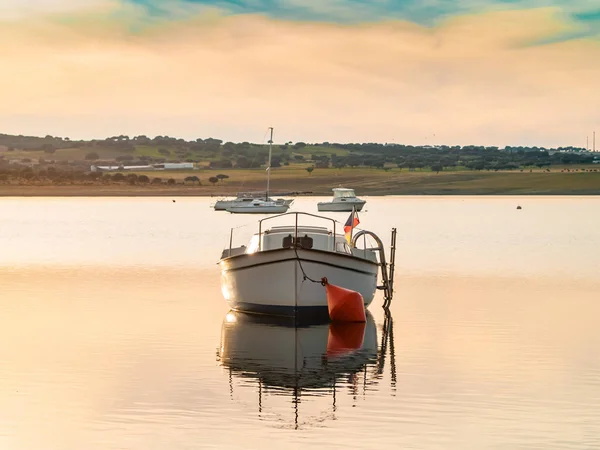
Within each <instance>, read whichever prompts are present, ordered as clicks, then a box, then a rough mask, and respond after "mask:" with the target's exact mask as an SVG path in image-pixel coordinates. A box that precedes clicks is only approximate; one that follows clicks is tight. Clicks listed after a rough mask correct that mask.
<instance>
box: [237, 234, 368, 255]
mask: <svg viewBox="0 0 600 450" xmlns="http://www.w3.org/2000/svg"><path fill="white" fill-rule="evenodd" d="M294 247H295V248H297V249H304V250H321V251H326V252H335V253H343V254H346V255H352V256H356V257H359V258H363V259H369V260H372V261H374V262H376V261H377V257H376V255H375V252H372V251H370V250H366V251H365V250H362V249H358V248H351V247H350V245H349V244H348V241H347V240H346V237H345V236H344V235H342V234H337V235H335V236H334V234H333V232H332V231H330V230H328V229H327V228H325V227H316V226H299V227H298V229H297V232H296V228H295V227H292V226H281V227H273V228H270V229H268V230H265V231H264V232H263V233H262V234H261V235H260V236H259V235H258V234H255V235H254V236H252V239H251V240H250V244H249V245H248V247H247V248H246V251H245V253H247V254H252V253H256V252H259V251H261V252H264V251H269V250H278V249H281V248H294Z"/></svg>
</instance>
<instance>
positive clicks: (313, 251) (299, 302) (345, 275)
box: [219, 206, 395, 316]
mask: <svg viewBox="0 0 600 450" xmlns="http://www.w3.org/2000/svg"><path fill="white" fill-rule="evenodd" d="M254 208H255V211H260V206H256V207H254ZM276 218H289V219H290V220H289V224H288V225H285V226H273V227H271V228H264V224H263V222H265V221H267V220H270V219H276ZM303 218H309V219H311V220H313V221H314V219H315V218H316V219H319V220H322V221H327V223H329V224H330V225H331V227H326V226H314V225H303V224H301V223H300V220H301V219H303ZM341 228H342V227H341V226H340V225H339V224H337V226H336V221H335V220H333V219H330V218H328V217H322V216H316V215H313V214H308V213H286V214H281V215H278V216H274V217H269V218H265V219H262V220H260V221H259V222H258V233H256V234H254V236H253V237H252V239H251V240H250V243H249V245H248V246H241V247H232V244H231V242H232V240H233V230H232V232H231V237H230V245H229V248H228V249H225V250H224V251H223V253H222V255H221V259H220V261H219V266H220V268H221V290H222V293H223V296H224V297H225V300H226V301H227V303H228V304H229V307H230V308H231V309H234V310H237V311H244V312H253V313H262V314H272V315H281V316H296V315H303V316H328V300H327V294H326V290H325V287H324V286H323V285H322V284H321V283H320V280H322V279H323V278H326V279H327V280H328V283H330V284H332V285H336V286H339V287H342V288H345V289H350V290H352V291H355V292H358V293H360V294H361V295H362V297H363V300H364V305H365V307H368V306H369V305H370V304H371V302H372V301H373V298H374V297H375V292H376V290H377V289H378V286H377V278H378V272H379V269H380V268H381V277H382V281H383V283H382V286H379V288H380V289H383V290H384V291H385V295H386V299H387V298H391V295H392V292H393V264H394V263H393V258H394V256H392V264H390V268H389V271H388V265H387V263H386V260H385V252H384V249H383V244H382V243H381V240H380V239H379V238H378V237H377V236H376V235H375V234H374V233H372V232H370V231H366V230H361V231H359V232H358V233H356V235H355V236H354V237H352V229H349V230H347V233H348V236H349V241H350V243H349V241H348V240H347V238H346V236H345V235H344V234H343V233H340V231H342V230H341ZM362 236H365V237H366V236H370V237H371V238H373V239H374V240H375V242H376V243H377V246H376V247H374V248H364V249H363V248H357V247H356V243H357V241H358V238H360V237H362ZM361 242H362V241H361ZM394 242H395V230H394V231H393V236H392V255H393V252H394V248H395V244H394ZM313 281H317V282H313Z"/></svg>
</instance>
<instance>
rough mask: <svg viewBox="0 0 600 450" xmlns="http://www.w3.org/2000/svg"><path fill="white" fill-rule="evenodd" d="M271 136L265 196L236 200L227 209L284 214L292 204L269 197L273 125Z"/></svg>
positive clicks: (252, 212)
mask: <svg viewBox="0 0 600 450" xmlns="http://www.w3.org/2000/svg"><path fill="white" fill-rule="evenodd" d="M269 130H270V131H271V138H270V139H269V161H268V163H267V191H266V193H265V198H264V200H263V199H260V198H254V199H252V200H250V201H245V202H235V203H233V204H231V205H230V206H228V207H227V208H226V211H228V212H230V213H234V214H282V213H285V212H287V210H288V209H289V208H290V204H289V203H287V202H280V201H276V200H272V199H270V198H269V187H270V181H271V155H272V152H273V127H269Z"/></svg>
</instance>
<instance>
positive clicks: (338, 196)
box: [317, 188, 367, 212]
mask: <svg viewBox="0 0 600 450" xmlns="http://www.w3.org/2000/svg"><path fill="white" fill-rule="evenodd" d="M332 191H333V199H332V200H331V201H329V202H319V203H317V209H318V210H319V211H322V212H323V211H330V212H350V211H352V210H353V209H354V210H355V211H361V210H362V208H363V206H364V205H365V203H367V202H366V200H361V199H360V198H358V197H357V196H356V194H355V193H354V189H348V188H334V189H332Z"/></svg>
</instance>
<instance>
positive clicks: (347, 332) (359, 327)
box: [327, 322, 366, 357]
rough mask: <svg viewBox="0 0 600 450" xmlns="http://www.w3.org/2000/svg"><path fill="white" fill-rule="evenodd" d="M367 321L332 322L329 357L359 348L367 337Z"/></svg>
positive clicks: (328, 343)
mask: <svg viewBox="0 0 600 450" xmlns="http://www.w3.org/2000/svg"><path fill="white" fill-rule="evenodd" d="M365 328H366V323H365V322H331V323H330V324H329V335H328V336H327V357H339V356H344V355H346V354H348V353H352V352H353V351H355V350H359V349H360V348H361V347H362V345H363V341H364V338H365Z"/></svg>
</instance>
